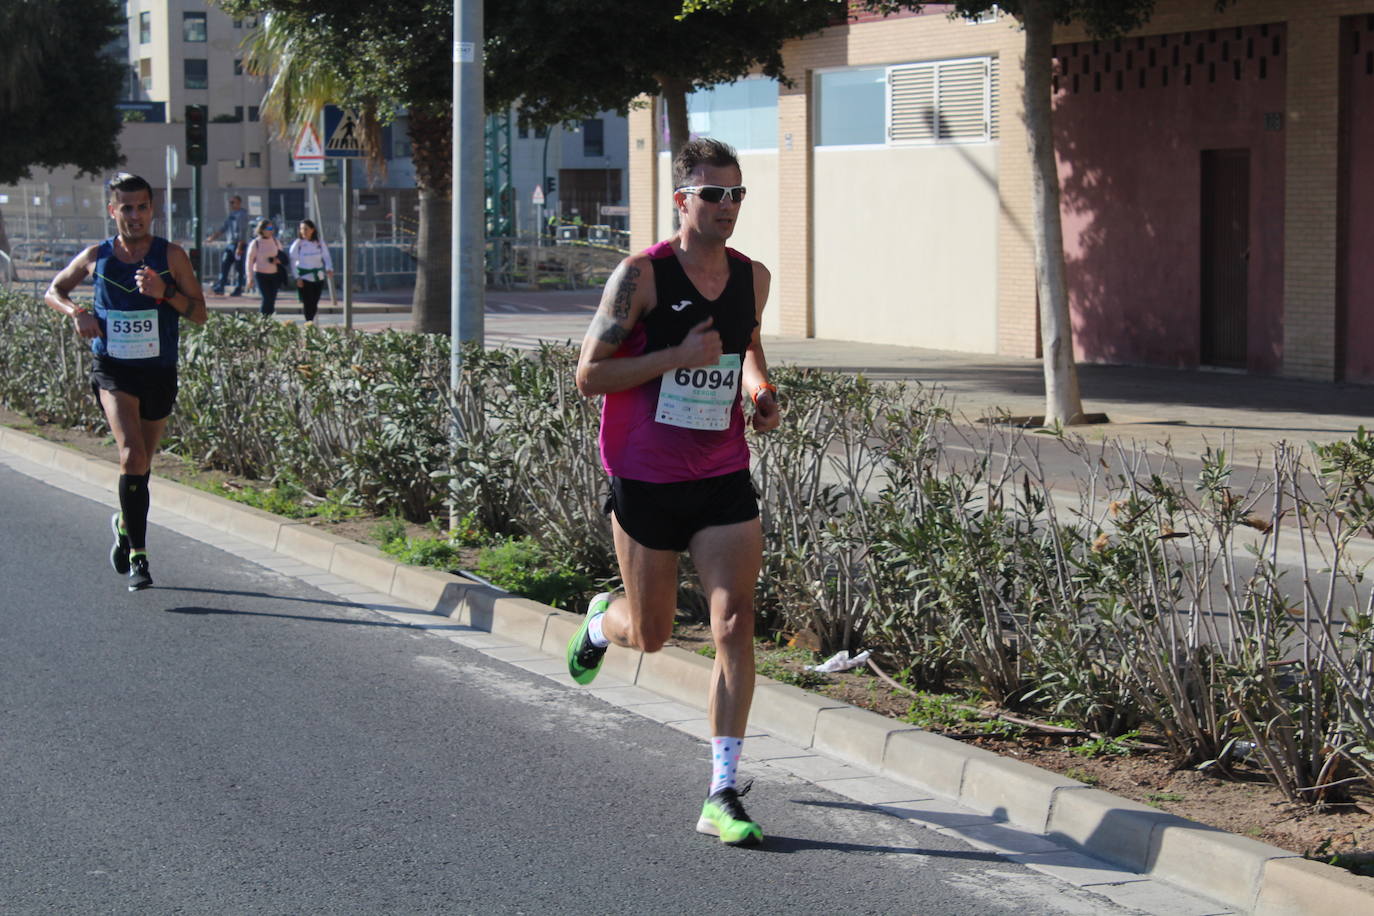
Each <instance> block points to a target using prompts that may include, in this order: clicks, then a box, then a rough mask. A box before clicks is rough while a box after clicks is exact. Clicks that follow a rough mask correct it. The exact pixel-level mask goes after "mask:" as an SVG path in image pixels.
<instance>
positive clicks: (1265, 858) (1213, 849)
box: [0, 426, 1374, 916]
mask: <svg viewBox="0 0 1374 916" xmlns="http://www.w3.org/2000/svg"><path fill="white" fill-rule="evenodd" d="M0 450H4V451H8V452H11V453H13V454H16V455H18V456H20V457H22V458H25V459H27V460H29V461H32V462H34V463H35V464H39V465H42V466H44V467H49V468H53V469H55V470H60V471H63V472H65V473H68V474H70V475H71V476H72V477H74V478H77V479H79V480H82V481H84V482H86V483H89V484H92V485H95V486H101V487H109V488H111V489H113V487H114V485H115V482H116V479H117V477H118V471H117V468H116V467H115V466H114V465H113V464H111V463H110V462H107V461H102V460H100V459H97V458H91V457H88V456H86V455H83V454H81V453H80V452H77V451H75V450H72V449H69V448H66V447H65V446H61V445H58V444H56V443H52V442H48V441H46V440H44V439H41V438H38V437H36V436H33V435H30V434H28V433H24V432H21V431H19V430H16V429H13V428H10V427H6V426H0ZM152 497H153V503H154V505H155V506H157V507H158V508H160V509H166V510H168V511H172V512H175V513H178V514H181V515H187V516H192V517H194V518H196V519H197V520H198V521H201V522H204V523H205V524H208V525H211V526H212V527H216V528H220V529H222V530H224V531H227V532H229V533H232V534H235V535H238V536H239V537H242V538H244V539H245V540H248V541H251V542H252V543H254V544H258V545H261V546H263V547H266V548H268V549H271V550H275V551H279V552H281V553H284V554H286V555H288V556H291V557H293V558H295V559H299V560H301V561H303V562H306V563H310V564H312V565H314V566H318V567H321V568H323V569H327V570H329V571H330V572H331V573H333V574H334V575H336V576H339V577H341V578H345V579H349V580H352V581H354V582H358V583H360V584H362V585H365V586H366V587H368V588H370V589H373V590H374V591H377V592H380V593H381V594H384V595H388V596H390V597H393V598H396V599H399V600H401V601H405V602H407V603H409V604H413V605H416V606H418V607H422V608H429V609H431V612H432V613H434V614H439V615H442V616H445V617H449V618H451V619H453V620H455V621H456V622H458V623H461V624H464V625H466V626H471V627H476V628H479V629H484V630H488V631H490V632H491V633H493V634H494V635H499V636H504V637H506V638H509V639H513V640H516V641H518V642H521V643H523V644H525V645H528V646H532V647H535V648H538V649H540V650H541V651H543V652H546V653H548V654H550V655H553V656H556V657H560V658H561V657H562V655H563V650H564V646H565V645H566V643H567V640H568V638H569V637H571V636H572V634H573V632H574V630H576V628H577V626H578V621H579V620H580V617H579V616H578V615H575V614H569V613H566V612H563V611H558V610H555V609H554V608H550V607H547V606H545V605H542V604H538V603H536V602H534V601H529V600H527V599H524V598H517V597H514V596H512V595H509V594H507V593H504V592H501V591H499V590H497V589H493V588H490V587H488V586H484V585H479V584H477V583H475V582H471V581H468V580H466V579H463V578H460V577H458V576H453V575H449V574H447V573H441V572H437V571H434V570H428V569H420V568H416V567H409V566H405V565H403V564H400V563H398V562H396V561H395V560H393V559H392V558H391V557H389V556H387V555H386V554H383V553H382V552H381V551H379V550H376V549H374V548H371V547H368V546H367V545H365V544H360V543H358V542H356V541H352V540H348V539H346V538H341V537H338V536H336V535H332V534H329V533H327V532H323V531H318V530H316V529H314V528H311V527H310V526H308V525H305V524H303V523H301V522H298V521H293V520H290V519H282V518H279V517H277V516H274V515H270V514H268V513H266V512H262V511H260V510H257V509H254V508H251V507H249V506H243V505H239V504H237V503H234V502H232V501H231V500H227V499H222V498H220V497H217V496H213V495H211V494H209V493H205V492H203V491H201V490H196V489H194V488H191V487H187V486H184V485H181V484H178V483H174V482H171V481H166V480H159V481H158V482H157V485H156V486H155V487H154V488H153V489H152ZM604 670H606V671H607V672H609V673H610V674H612V675H614V676H615V677H618V678H620V679H622V680H624V681H627V682H629V683H631V684H634V685H636V686H639V687H643V688H645V689H647V690H651V691H653V692H655V693H658V694H660V695H663V696H665V697H668V698H670V699H673V700H676V701H677V702H679V703H683V704H686V705H689V706H692V707H695V708H700V707H701V705H702V702H703V700H704V698H705V697H706V695H707V687H708V684H709V679H710V672H711V662H710V661H709V660H708V659H706V658H703V657H701V656H698V655H695V654H693V653H690V652H686V651H684V650H681V649H678V648H675V647H672V646H669V647H666V648H664V649H663V650H662V651H661V652H655V653H651V654H644V653H639V652H625V651H617V652H612V653H609V654H608V655H607V656H606V667H605V669H604ZM750 721H751V723H752V724H754V725H757V726H760V727H762V728H765V729H767V730H768V731H769V732H771V733H772V734H774V735H775V736H777V737H778V738H780V739H782V740H785V741H788V742H790V743H792V744H795V745H797V746H799V747H802V748H809V749H814V750H816V751H817V752H821V753H824V754H827V755H829V756H832V757H835V758H838V759H840V760H843V761H844V762H846V763H852V764H855V765H857V766H859V767H862V768H864V769H867V770H871V771H873V772H876V773H879V774H881V775H883V776H886V777H888V778H890V779H893V780H896V781H899V782H902V783H905V784H907V785H911V786H913V787H916V788H918V789H920V790H923V791H929V792H934V793H936V794H937V795H941V796H945V797H947V798H949V799H952V800H955V801H957V802H958V803H959V804H961V805H964V806H965V807H968V808H971V809H973V810H975V811H979V812H982V813H986V814H989V815H992V816H994V817H996V818H998V819H1001V820H1005V821H1007V822H1009V823H1011V824H1013V825H1015V826H1018V827H1021V828H1024V829H1027V830H1030V831H1033V832H1035V833H1037V834H1042V835H1044V836H1046V837H1048V838H1049V839H1051V840H1054V841H1056V842H1059V843H1062V844H1065V845H1068V846H1071V847H1074V848H1077V849H1080V850H1082V851H1084V852H1086V853H1088V854H1090V855H1092V856H1094V857H1096V858H1099V859H1103V860H1106V861H1108V862H1111V863H1113V864H1115V865H1118V866H1121V867H1122V868H1126V869H1129V870H1130V871H1133V872H1137V873H1139V874H1142V875H1146V876H1149V877H1153V878H1158V879H1161V880H1163V881H1166V882H1169V883H1171V884H1174V885H1176V886H1178V887H1180V888H1182V889H1184V890H1187V891H1190V892H1192V893H1195V894H1199V895H1201V896H1204V897H1208V898H1211V899H1213V900H1216V901H1218V902H1220V903H1223V904H1225V905H1226V906H1228V907H1232V908H1234V909H1236V910H1238V911H1240V912H1243V913H1251V914H1255V916H1302V914H1316V913H1331V912H1345V913H1359V912H1374V879H1371V878H1364V877H1360V876H1357V875H1353V874H1351V873H1349V872H1347V871H1345V870H1343V869H1339V868H1335V867H1333V866H1330V865H1325V864H1322V863H1320V862H1314V861H1311V860H1307V859H1303V858H1302V857H1300V856H1298V855H1296V854H1294V853H1290V852H1287V851H1285V850H1282V849H1279V848H1277V847H1275V846H1269V845H1267V844H1264V843H1260V842H1258V841H1256V840H1252V839H1249V838H1247V837H1242V836H1236V835H1234V834H1230V833H1226V832H1225V831H1222V830H1217V829H1214V828H1211V827H1207V826H1205V825H1202V824H1198V823H1195V822H1193V821H1188V820H1185V819H1184V818H1180V817H1175V816H1173V815H1170V814H1166V813H1165V812H1163V811H1159V810H1156V809H1154V808H1151V807H1148V806H1146V805H1142V804H1139V803H1137V802H1133V801H1129V800H1127V799H1123V798H1118V797H1116V796H1113V795H1110V794H1108V793H1106V792H1102V791H1099V790H1097V789H1093V788H1091V787H1089V786H1086V785H1084V784H1082V783H1079V782H1075V781H1074V780H1071V779H1067V778H1065V777H1063V776H1060V775H1058V774H1056V773H1051V772H1049V771H1046V770H1042V769H1039V768H1037V767H1033V766H1031V765H1029V764H1026V763H1023V762H1021V761H1017V760H1012V759H1009V758H1006V757H1001V756H998V755H997V754H993V753H991V752H989V751H985V750H982V749H980V748H976V747H970V746H967V745H964V744H962V743H960V742H957V741H954V740H952V739H949V738H944V737H942V736H940V735H936V734H932V733H930V732H927V731H923V730H921V729H919V728H914V727H912V726H910V725H903V724H901V723H899V722H894V721H893V720H891V719H888V718H886V717H884V716H880V715H878V714H876V713H872V712H868V711H867V710H863V709H858V708H856V707H853V706H849V705H847V704H845V703H842V702H840V701H837V700H831V699H828V698H826V697H822V696H818V695H816V694H812V693H807V692H806V691H804V690H800V689H798V688H796V687H793V686H790V685H787V684H780V683H777V682H774V681H770V680H768V679H767V678H763V677H760V678H759V682H758V688H757V690H756V693H755V697H754V707H753V711H752V714H751V716H750Z"/></svg>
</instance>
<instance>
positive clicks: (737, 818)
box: [697, 783, 763, 846]
mask: <svg viewBox="0 0 1374 916" xmlns="http://www.w3.org/2000/svg"><path fill="white" fill-rule="evenodd" d="M751 788H753V783H750V784H748V785H746V786H745V787H744V789H743V790H742V791H736V790H735V789H721V790H720V791H719V792H713V793H711V794H710V795H709V796H707V798H706V801H705V802H703V803H702V805H701V818H700V819H699V820H698V821H697V833H705V834H709V835H710V836H716V837H720V841H721V842H722V843H728V844H729V845H731V846H757V845H759V844H760V843H762V842H763V828H762V827H760V826H759V825H758V824H756V823H754V822H753V821H751V820H750V819H749V815H748V814H747V813H745V810H744V805H742V804H740V800H739V798H740V796H741V795H744V794H745V793H747V792H748V791H749V790H750V789H751Z"/></svg>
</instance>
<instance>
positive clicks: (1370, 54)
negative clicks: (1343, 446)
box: [1341, 16, 1374, 382]
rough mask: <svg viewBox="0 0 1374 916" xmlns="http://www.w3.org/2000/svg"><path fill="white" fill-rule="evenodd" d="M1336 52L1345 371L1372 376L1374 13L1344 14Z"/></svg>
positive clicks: (1355, 377) (1363, 378) (1357, 378)
mask: <svg viewBox="0 0 1374 916" xmlns="http://www.w3.org/2000/svg"><path fill="white" fill-rule="evenodd" d="M1341 53H1342V57H1343V62H1342V63H1343V70H1344V72H1343V73H1342V88H1343V90H1344V92H1345V108H1344V111H1343V116H1344V124H1343V127H1344V131H1343V134H1344V136H1343V137H1342V141H1343V145H1344V149H1343V150H1342V153H1343V155H1342V167H1343V168H1342V171H1343V176H1342V177H1343V183H1344V185H1345V188H1344V191H1345V193H1344V195H1343V197H1344V199H1345V202H1346V205H1345V220H1344V225H1343V226H1342V230H1343V231H1342V235H1343V239H1342V247H1343V249H1344V251H1343V255H1344V257H1343V261H1344V275H1343V277H1342V280H1343V283H1342V292H1343V297H1342V308H1343V311H1344V322H1343V324H1344V331H1345V334H1344V336H1343V340H1342V349H1343V352H1344V355H1345V360H1344V362H1345V373H1344V377H1345V378H1346V380H1348V381H1354V382H1374V16H1357V17H1352V18H1350V19H1348V20H1346V22H1345V27H1344V29H1343V30H1342V35H1341Z"/></svg>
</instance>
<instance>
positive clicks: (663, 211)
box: [657, 151, 785, 334]
mask: <svg viewBox="0 0 1374 916" xmlns="http://www.w3.org/2000/svg"><path fill="white" fill-rule="evenodd" d="M739 164H740V171H741V172H742V173H743V176H744V186H745V187H746V188H748V189H749V193H748V195H747V196H746V197H745V198H744V205H743V206H742V207H741V208H740V215H739V221H738V222H737V223H736V224H735V234H734V235H733V236H731V238H730V247H731V248H733V249H735V250H736V251H739V252H742V253H743V254H746V255H748V256H749V257H751V258H753V259H754V260H755V261H762V262H763V264H764V266H766V267H767V268H768V269H769V270H770V271H772V272H773V292H772V294H771V295H770V296H769V301H770V302H771V303H772V305H770V306H769V307H768V308H765V309H764V313H763V333H764V334H777V333H779V332H780V329H781V327H782V325H781V321H780V319H779V317H778V308H777V298H778V296H777V289H778V285H779V283H782V282H785V279H784V278H781V277H779V276H778V263H779V262H778V233H777V225H778V154H777V153H776V152H772V151H766V152H742V153H740V154H739ZM657 216H658V219H657V223H658V233H657V238H658V239H659V240H662V239H666V238H668V237H669V236H671V235H672V234H673V167H672V163H671V162H670V161H669V158H668V154H667V153H660V154H659V163H658V212H657Z"/></svg>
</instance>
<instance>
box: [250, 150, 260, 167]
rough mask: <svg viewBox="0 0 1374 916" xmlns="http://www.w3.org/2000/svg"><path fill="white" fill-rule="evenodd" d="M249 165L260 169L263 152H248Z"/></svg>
mask: <svg viewBox="0 0 1374 916" xmlns="http://www.w3.org/2000/svg"><path fill="white" fill-rule="evenodd" d="M248 167H249V168H250V169H260V168H262V153H249V154H248Z"/></svg>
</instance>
